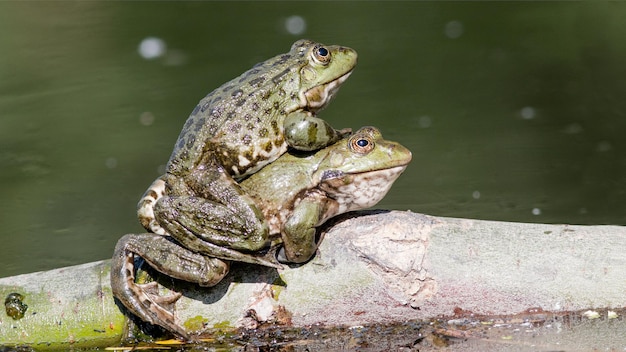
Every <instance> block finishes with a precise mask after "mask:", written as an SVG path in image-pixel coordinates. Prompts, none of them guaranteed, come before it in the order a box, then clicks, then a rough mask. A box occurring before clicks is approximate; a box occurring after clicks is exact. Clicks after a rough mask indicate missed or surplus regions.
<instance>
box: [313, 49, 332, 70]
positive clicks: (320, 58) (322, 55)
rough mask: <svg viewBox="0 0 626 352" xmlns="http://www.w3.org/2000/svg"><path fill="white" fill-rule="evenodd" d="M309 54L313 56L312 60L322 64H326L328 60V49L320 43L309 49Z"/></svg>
mask: <svg viewBox="0 0 626 352" xmlns="http://www.w3.org/2000/svg"><path fill="white" fill-rule="evenodd" d="M311 56H312V57H313V60H315V61H316V62H318V63H320V64H322V65H328V63H329V62H330V51H328V49H326V48H325V47H323V46H321V45H316V46H315V47H313V50H312V51H311Z"/></svg>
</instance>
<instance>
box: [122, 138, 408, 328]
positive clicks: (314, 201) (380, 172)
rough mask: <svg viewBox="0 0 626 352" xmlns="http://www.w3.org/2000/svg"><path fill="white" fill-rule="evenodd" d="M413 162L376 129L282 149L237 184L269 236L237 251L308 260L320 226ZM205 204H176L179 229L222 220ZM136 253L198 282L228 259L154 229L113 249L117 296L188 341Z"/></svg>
mask: <svg viewBox="0 0 626 352" xmlns="http://www.w3.org/2000/svg"><path fill="white" fill-rule="evenodd" d="M410 160H411V152H410V151H409V150H408V149H406V148H405V147H403V146H402V145H400V144H398V143H396V142H391V141H387V140H384V139H383V137H382V135H381V133H380V132H379V131H378V130H377V129H376V128H374V127H363V128H361V129H360V130H358V131H357V132H355V133H354V134H352V135H351V136H349V137H345V138H344V139H342V140H340V141H339V142H337V143H335V144H333V145H331V146H329V147H327V148H324V149H321V150H319V151H317V152H314V153H313V152H308V153H303V152H298V151H295V150H292V151H291V152H289V153H287V154H284V155H283V156H281V157H280V158H279V159H278V160H276V161H274V162H273V163H271V164H269V165H267V166H266V167H264V168H263V169H261V170H260V171H259V172H257V173H255V174H253V175H251V176H250V177H249V178H246V179H245V180H243V181H241V182H240V184H239V186H240V187H241V189H242V190H243V191H244V192H246V194H247V195H248V196H249V197H250V198H251V199H252V200H253V201H254V202H255V205H256V206H257V208H258V209H260V211H261V214H262V217H263V219H264V222H265V223H266V224H267V225H268V228H269V234H270V236H269V238H270V239H271V241H272V244H271V246H270V245H269V244H268V246H269V248H270V250H269V251H267V252H263V251H262V252H259V253H258V254H255V253H239V254H240V255H241V256H245V257H247V258H246V259H247V260H244V261H248V262H256V263H259V264H263V265H267V266H271V267H276V268H281V264H280V262H279V261H287V262H305V261H307V260H309V259H310V258H311V257H312V256H313V255H314V254H315V251H316V250H317V243H316V235H317V234H316V232H317V231H316V229H317V228H318V227H319V226H320V225H322V224H323V223H324V222H325V221H326V220H328V219H330V218H331V217H333V216H336V215H339V214H342V213H345V212H348V211H352V210H359V209H364V208H368V207H371V206H373V205H375V204H376V203H377V202H379V201H380V200H381V199H382V198H383V197H384V196H385V194H386V193H387V191H388V190H389V188H390V187H391V185H392V184H393V182H394V181H395V180H396V179H397V178H398V176H399V175H400V174H401V173H402V172H403V171H404V169H405V168H406V166H407V164H408V163H409V162H410ZM206 204H208V203H205V205H204V206H203V207H201V208H200V209H201V210H202V211H203V212H204V213H198V212H195V213H193V212H187V211H185V207H188V206H190V205H189V204H183V203H182V202H181V203H180V204H174V205H176V206H175V207H174V208H177V209H181V211H180V214H179V216H180V217H179V219H178V221H179V222H180V223H181V224H182V226H201V225H197V223H198V222H200V223H202V222H212V221H213V220H221V219H222V217H223V216H224V214H223V213H220V212H214V210H215V207H208V206H206ZM194 209H196V208H194ZM197 241H199V242H203V241H205V239H204V238H202V237H198V239H197ZM211 246H213V245H212V244H211ZM196 247H198V246H196ZM223 250H224V252H230V251H232V249H230V248H224V249H223ZM276 252H277V253H276ZM135 255H138V256H140V257H142V258H143V259H144V260H146V262H147V263H149V264H150V265H151V266H153V267H154V268H155V269H157V270H158V271H161V272H163V273H165V274H167V275H169V276H171V277H174V278H177V279H181V280H186V281H190V282H193V283H197V284H199V285H200V286H212V285H215V284H217V283H218V282H219V281H221V280H222V278H223V277H224V276H225V275H226V274H227V273H228V269H229V262H228V260H223V259H220V258H224V257H227V256H218V257H213V256H207V255H205V254H204V253H202V252H200V251H196V250H190V249H189V247H188V246H187V245H184V244H182V245H181V244H180V243H177V241H175V240H173V239H172V238H171V237H169V236H164V235H159V234H155V233H146V234H130V235H126V236H124V237H122V239H120V241H119V242H118V244H117V246H116V248H115V253H114V257H113V262H112V269H111V285H112V288H113V293H114V295H115V297H117V298H118V299H119V300H120V301H121V302H122V303H123V304H124V306H126V307H127V308H128V309H129V310H130V311H131V312H133V313H134V314H136V315H137V316H139V317H140V318H141V319H143V320H144V321H147V322H150V323H151V324H156V325H160V326H162V327H164V328H165V329H167V330H169V331H171V332H173V333H175V334H178V335H180V336H182V337H185V338H189V337H190V336H191V335H190V334H189V332H187V331H186V330H185V329H184V328H183V327H182V326H181V324H180V323H179V322H178V321H177V320H176V318H175V315H174V313H173V311H172V310H171V309H170V307H171V306H172V305H173V304H174V303H175V302H176V300H177V299H178V298H179V297H180V294H179V293H173V294H169V295H166V296H159V295H158V294H157V293H156V290H155V285H156V284H154V283H151V284H147V285H139V284H137V283H135V276H134V272H135V267H134V259H135ZM276 257H278V260H277V259H276Z"/></svg>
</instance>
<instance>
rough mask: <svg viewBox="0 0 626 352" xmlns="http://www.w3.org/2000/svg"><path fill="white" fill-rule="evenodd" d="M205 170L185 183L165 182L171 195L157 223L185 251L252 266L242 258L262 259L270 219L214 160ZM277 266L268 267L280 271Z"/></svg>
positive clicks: (158, 210)
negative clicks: (254, 255)
mask: <svg viewBox="0 0 626 352" xmlns="http://www.w3.org/2000/svg"><path fill="white" fill-rule="evenodd" d="M203 166H204V167H202V168H198V169H197V170H194V171H192V172H190V173H189V174H188V175H186V176H184V177H176V176H174V175H169V174H168V175H165V176H164V180H165V182H166V183H167V186H168V190H169V192H168V193H169V195H166V196H164V197H160V198H159V199H158V201H157V202H156V204H155V205H154V217H155V218H156V219H157V221H158V223H159V225H160V226H162V228H164V229H165V231H166V233H167V234H169V235H170V236H172V237H173V238H175V239H176V241H177V242H179V243H181V244H182V245H183V246H184V247H186V248H189V249H191V250H193V251H195V252H198V253H202V254H205V255H209V256H212V257H217V258H223V259H227V260H241V261H247V260H242V259H241V258H239V257H238V256H239V255H238V254H237V253H257V252H259V251H261V250H263V249H264V248H267V246H268V245H269V243H270V241H269V227H268V224H267V222H266V220H265V217H264V215H263V213H262V212H261V211H260V210H259V208H258V207H257V205H256V203H255V201H254V200H253V199H252V198H251V197H250V196H249V195H247V194H246V193H245V192H244V191H243V190H242V189H241V187H240V186H239V184H238V183H237V182H235V181H234V180H233V178H232V177H231V176H230V175H229V174H228V173H226V172H225V170H224V168H223V167H222V166H219V165H217V164H216V163H215V161H214V160H212V159H209V160H207V161H206V163H205V164H203ZM226 252H229V253H226ZM231 254H232V255H233V256H231ZM243 256H245V255H243ZM255 263H257V262H255ZM277 264H278V263H276V262H274V263H265V264H263V265H269V266H273V267H280V266H279V265H277Z"/></svg>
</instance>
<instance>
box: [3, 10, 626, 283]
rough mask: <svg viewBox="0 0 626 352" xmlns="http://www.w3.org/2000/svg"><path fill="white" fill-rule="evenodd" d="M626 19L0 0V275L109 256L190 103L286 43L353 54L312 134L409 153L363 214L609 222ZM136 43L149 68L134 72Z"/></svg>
mask: <svg viewBox="0 0 626 352" xmlns="http://www.w3.org/2000/svg"><path fill="white" fill-rule="evenodd" d="M292 16H295V17H292ZM625 16H626V3H600V4H591V3H534V2H533V3H527V2H524V3H516V2H503V3H499V2H480V3H455V2H445V3H430V2H427V3H412V2H393V3H388V2H384V3H383V2H364V3H363V2H315V3H312V2H295V3H288V2H255V3H248V2H236V3H219V2H218V3H214V2H210V3H209V2H207V3H204V2H130V3H128V2H26V3H19V2H0V197H1V198H0V199H1V200H2V202H1V203H0V204H1V205H0V224H1V225H2V226H1V227H0V249H1V255H0V276H8V275H14V274H18V273H26V272H31V271H35V270H44V269H50V268H54V267H59V266H65V265H72V264H78V263H83V262H89V261H94V260H99V259H104V258H108V257H110V255H111V251H112V249H113V246H114V244H115V242H116V241H117V239H118V238H119V237H120V236H121V235H123V234H125V233H129V232H139V231H142V228H141V227H140V225H139V224H138V222H137V220H136V218H135V204H136V202H137V200H138V198H139V197H140V196H141V194H142V193H143V191H144V190H145V188H146V187H147V186H148V185H149V184H150V182H151V181H152V180H153V179H154V178H155V177H156V176H158V175H159V172H160V170H162V168H163V165H164V164H165V162H166V161H167V158H168V156H169V154H170V152H171V148H172V146H173V144H174V141H175V139H176V137H177V136H178V133H179V131H180V128H181V127H182V124H183V122H184V121H185V119H186V118H187V115H188V114H189V112H190V111H191V110H192V109H193V107H194V106H195V104H196V103H197V101H198V100H199V99H200V98H201V97H203V96H204V95H205V94H206V93H208V92H209V91H211V90H212V89H214V88H216V87H217V86H219V85H220V84H221V83H223V82H225V81H227V80H229V79H230V78H232V77H235V76H237V75H239V74H240V73H241V72H243V71H244V70H246V69H248V68H249V67H250V66H252V65H253V64H254V63H256V62H258V61H261V60H264V59H266V58H268V57H271V56H273V55H275V54H277V53H281V52H286V51H287V50H288V49H289V46H290V45H291V43H292V42H293V41H295V40H296V39H299V38H301V37H307V38H311V39H315V40H318V41H321V42H325V43H329V44H333V43H336V44H342V45H346V46H350V47H353V48H355V49H356V50H357V51H358V52H359V64H358V67H357V69H356V71H355V72H354V74H353V75H352V77H350V79H349V80H348V82H347V83H346V84H345V85H344V87H343V88H342V90H341V92H340V93H339V94H338V97H337V99H336V100H335V101H334V102H333V103H332V104H331V105H330V107H329V108H328V109H327V110H325V111H323V112H322V115H321V116H322V117H323V118H325V119H326V120H328V121H329V122H330V123H331V124H332V125H334V126H335V127H337V128H341V127H352V128H354V129H356V128H359V127H361V126H363V125H374V126H377V127H379V128H380V129H381V130H382V131H383V134H384V135H385V137H386V138H388V139H392V140H397V141H399V142H401V143H402V144H404V145H405V146H407V147H408V148H409V149H411V150H412V151H413V155H414V159H413V162H412V164H411V165H410V166H409V168H408V169H407V171H406V173H405V174H404V175H403V176H402V177H401V178H400V180H398V181H397V183H396V184H395V186H394V187H393V188H392V190H391V192H390V194H389V195H388V197H387V198H386V199H385V200H384V201H383V202H382V203H381V204H380V205H379V207H382V208H389V209H401V210H405V209H411V210H412V211H415V212H423V213H427V214H433V215H440V216H454V217H467V218H478V219H493V220H506V221H523V222H547V223H576V224H626V213H625V212H624V209H623V208H624V207H623V204H624V203H625V201H626V176H625V172H624V171H625V170H626V151H625V148H626V140H625V139H624V137H623V135H624V134H625V133H626V120H625V119H624V117H625V115H626V99H625V98H624V97H626V80H625V78H626V65H625V64H624V63H625V62H626V41H625V40H624V34H625V33H626V21H624V18H625ZM287 23H290V24H292V25H293V24H295V27H298V24H300V25H301V24H302V23H304V25H305V28H304V30H302V28H300V29H298V28H296V30H295V31H296V33H293V34H292V33H290V32H289V31H288V30H287V29H286V28H287ZM149 37H155V38H159V39H160V40H161V41H162V42H163V43H165V45H166V51H165V52H164V54H163V56H160V57H158V58H155V59H146V58H143V57H142V56H141V55H139V53H138V47H139V45H140V43H141V42H142V41H143V40H145V39H146V38H149Z"/></svg>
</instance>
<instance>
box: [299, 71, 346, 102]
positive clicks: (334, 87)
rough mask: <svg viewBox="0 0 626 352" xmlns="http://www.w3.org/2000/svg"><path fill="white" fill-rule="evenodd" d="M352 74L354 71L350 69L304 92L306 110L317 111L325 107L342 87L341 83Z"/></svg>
mask: <svg viewBox="0 0 626 352" xmlns="http://www.w3.org/2000/svg"><path fill="white" fill-rule="evenodd" d="M351 74H352V71H348V73H345V74H344V75H343V76H340V77H339V78H337V79H334V80H332V81H330V82H328V83H324V84H320V85H319V86H316V87H313V88H311V89H309V90H307V91H306V92H304V96H303V100H304V103H305V106H306V110H308V111H311V112H317V111H319V110H321V109H322V108H324V107H325V106H326V105H327V104H328V103H329V102H330V100H331V99H332V98H333V96H334V95H335V93H336V92H337V91H338V90H339V87H341V84H342V83H343V82H345V81H346V80H347V79H348V77H350V75H351Z"/></svg>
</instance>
